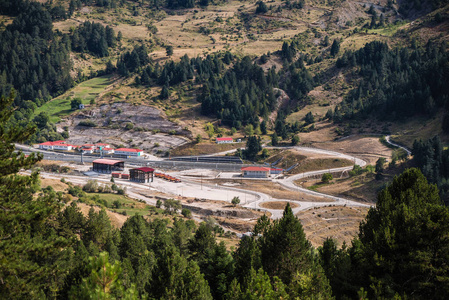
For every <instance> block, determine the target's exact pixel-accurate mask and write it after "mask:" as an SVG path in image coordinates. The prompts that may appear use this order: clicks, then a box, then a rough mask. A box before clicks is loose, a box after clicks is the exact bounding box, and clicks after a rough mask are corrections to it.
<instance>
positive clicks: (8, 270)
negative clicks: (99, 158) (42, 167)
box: [0, 93, 69, 299]
mask: <svg viewBox="0 0 449 300" xmlns="http://www.w3.org/2000/svg"><path fill="white" fill-rule="evenodd" d="M14 98H15V95H14V94H13V93H12V94H11V95H10V96H9V97H4V96H2V97H1V98H0V261H1V262H2V263H1V265H2V267H1V268H0V278H1V284H0V298H3V299H14V298H29V299H31V298H35V297H37V295H43V294H44V293H45V292H48V291H49V290H50V289H52V290H54V291H58V290H59V289H60V287H61V285H62V283H61V282H60V281H61V280H63V279H64V277H65V276H66V275H65V274H66V271H67V269H66V267H65V266H63V265H60V266H59V267H56V265H57V264H59V261H60V260H61V259H62V257H63V256H64V255H65V253H66V252H65V250H64V249H65V247H66V246H67V245H69V242H68V240H66V239H65V238H63V237H61V236H58V235H57V234H56V230H55V226H58V225H57V222H55V221H53V220H54V219H56V217H57V214H58V212H59V207H60V204H59V203H58V202H57V199H56V197H55V194H54V193H47V192H45V191H44V193H43V195H40V196H37V197H35V192H36V191H37V189H39V174H38V173H36V172H33V173H32V174H31V176H22V175H18V174H17V172H18V171H19V170H20V169H29V168H30V167H31V166H32V165H34V164H35V163H36V162H37V161H39V160H40V159H42V156H40V155H35V154H31V155H30V156H28V157H25V155H24V154H23V153H22V152H20V151H18V152H14V150H15V147H14V144H13V143H15V142H23V141H24V140H26V139H27V138H29V137H30V136H31V135H32V134H33V133H34V131H35V128H34V127H33V126H31V125H28V127H26V128H20V127H14V126H8V125H7V122H8V120H9V119H10V117H11V116H12V114H13V112H14V110H13V108H12V103H13V101H14ZM48 296H50V295H48Z"/></svg>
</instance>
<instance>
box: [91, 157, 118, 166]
mask: <svg viewBox="0 0 449 300" xmlns="http://www.w3.org/2000/svg"><path fill="white" fill-rule="evenodd" d="M122 162H124V161H123V160H113V159H104V158H100V159H96V160H94V161H93V163H95V164H102V165H115V164H116V163H122Z"/></svg>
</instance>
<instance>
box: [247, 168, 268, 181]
mask: <svg viewBox="0 0 449 300" xmlns="http://www.w3.org/2000/svg"><path fill="white" fill-rule="evenodd" d="M241 170H242V176H243V177H248V178H268V177H269V176H270V168H266V167H244V168H242V169H241Z"/></svg>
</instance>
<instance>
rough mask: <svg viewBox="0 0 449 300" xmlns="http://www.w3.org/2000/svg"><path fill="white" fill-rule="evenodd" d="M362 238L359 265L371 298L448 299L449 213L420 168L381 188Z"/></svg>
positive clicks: (364, 223)
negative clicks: (397, 296)
mask: <svg viewBox="0 0 449 300" xmlns="http://www.w3.org/2000/svg"><path fill="white" fill-rule="evenodd" d="M359 238H360V242H361V254H362V256H363V259H362V262H361V266H358V267H359V268H360V267H361V269H362V270H363V272H362V275H363V276H364V278H365V283H366V286H365V289H366V290H369V291H370V293H371V296H372V297H374V298H376V299H379V298H385V299H389V298H392V297H394V296H395V295H399V296H405V297H410V298H412V299H419V298H427V299H447V295H449V209H448V208H447V207H445V206H443V205H442V202H441V200H440V197H439V195H438V189H437V187H436V185H433V184H429V183H428V182H427V180H426V178H425V177H424V175H423V174H422V173H421V172H420V171H419V170H418V169H409V170H406V171H405V172H404V173H403V174H402V175H400V176H399V177H395V179H394V180H393V183H392V184H391V185H389V186H388V187H387V188H385V189H384V190H382V192H381V193H380V194H379V195H378V201H377V205H376V207H375V208H371V209H370V211H369V212H368V216H367V217H366V221H365V222H363V223H362V224H361V226H360V234H359Z"/></svg>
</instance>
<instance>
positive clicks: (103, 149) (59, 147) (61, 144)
mask: <svg viewBox="0 0 449 300" xmlns="http://www.w3.org/2000/svg"><path fill="white" fill-rule="evenodd" d="M38 147H39V149H42V150H50V151H67V152H75V153H76V152H78V153H82V154H95V153H98V154H100V155H114V156H118V157H141V156H143V155H144V153H143V150H141V149H133V148H118V149H114V148H112V147H111V145H110V144H105V143H97V144H84V145H71V144H69V143H67V142H65V141H54V142H45V143H40V144H38Z"/></svg>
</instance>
